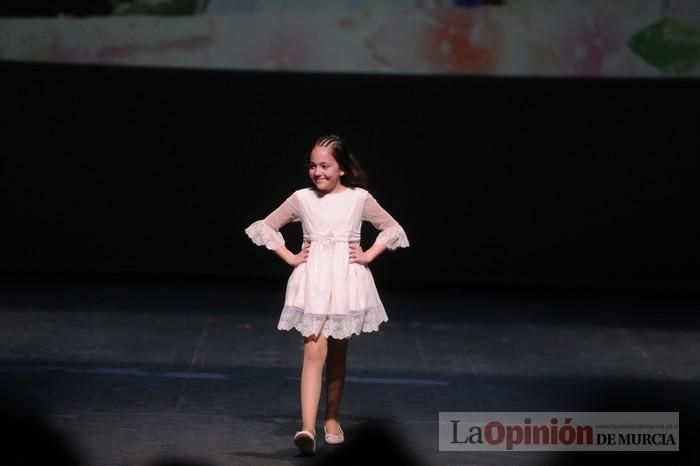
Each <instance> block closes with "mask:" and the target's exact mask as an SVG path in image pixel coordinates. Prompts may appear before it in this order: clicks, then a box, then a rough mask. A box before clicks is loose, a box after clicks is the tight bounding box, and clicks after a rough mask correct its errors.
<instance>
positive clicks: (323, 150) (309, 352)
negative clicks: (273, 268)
mask: <svg viewBox="0 0 700 466" xmlns="http://www.w3.org/2000/svg"><path fill="white" fill-rule="evenodd" d="M308 169H309V178H310V179H311V183H312V185H311V187H310V188H305V189H299V190H297V191H295V192H294V193H293V194H292V195H291V196H289V197H288V198H287V199H286V200H285V201H284V203H282V205H280V206H279V207H278V208H277V209H276V210H274V211H273V212H272V213H271V214H269V215H268V216H267V217H265V218H264V219H263V220H258V221H256V222H254V223H253V224H251V225H250V226H249V227H248V228H246V230H245V232H246V234H247V235H248V236H249V237H250V239H251V240H252V241H253V242H254V243H255V244H257V245H259V246H261V245H264V246H265V247H267V249H270V250H272V251H274V252H275V253H276V254H277V255H278V256H279V257H280V258H282V259H283V260H284V261H285V262H286V263H287V264H289V265H290V266H292V267H294V270H293V271H292V273H291V275H290V277H289V280H288V282H287V289H286V296H285V302H284V307H283V309H282V314H281V316H280V320H279V323H278V326H277V328H278V329H280V330H291V329H296V330H298V331H299V332H300V333H301V334H302V336H303V337H304V359H303V365H302V371H301V417H302V428H301V430H300V431H299V432H297V433H296V434H295V436H294V444H295V445H296V446H297V447H298V448H299V450H301V453H302V454H304V455H312V454H314V452H315V451H316V414H317V411H318V404H319V401H320V396H321V386H322V383H321V381H322V376H323V367H324V364H326V416H325V422H324V425H323V430H324V434H325V443H326V444H339V443H343V441H344V434H343V430H342V429H341V427H340V424H339V423H338V417H339V416H338V414H339V408H340V399H341V396H342V393H343V385H344V382H345V367H346V359H347V349H348V342H349V339H350V337H351V336H352V335H359V334H360V333H363V332H374V331H377V330H378V328H379V325H380V324H381V323H382V322H386V321H387V320H388V317H387V315H386V312H385V310H384V306H383V305H382V302H381V300H380V299H379V294H378V293H377V288H376V286H375V283H374V279H373V278H372V273H371V272H370V269H369V267H368V264H370V263H371V262H372V261H373V260H374V259H375V258H376V257H377V256H378V255H379V254H381V253H382V252H384V251H385V250H386V249H390V250H394V249H396V248H399V247H408V246H409V243H408V239H407V237H406V234H405V232H404V230H403V228H402V227H401V225H399V223H398V222H397V221H396V220H394V218H392V216H391V215H389V213H388V212H387V211H386V210H384V209H383V208H382V207H381V206H380V205H379V204H378V203H377V201H376V200H375V198H374V197H373V196H372V195H371V194H370V193H369V192H368V191H367V189H366V181H365V174H364V171H363V169H362V167H361V166H360V164H359V163H358V161H357V159H356V158H355V157H354V156H353V155H352V153H351V152H350V150H349V149H348V146H347V144H346V143H345V141H343V139H341V138H340V137H339V136H336V135H329V136H323V137H321V138H319V139H318V140H317V141H316V142H315V143H314V145H313V147H312V150H311V155H310V159H309V163H308ZM295 221H300V222H301V226H302V231H303V239H304V241H303V244H302V247H301V250H300V251H299V252H298V253H293V252H291V251H290V250H289V249H287V248H286V247H285V242H284V238H283V237H282V234H281V233H280V232H279V230H280V228H281V227H282V226H284V225H286V224H287V223H289V222H295ZM363 221H369V222H370V223H372V225H373V226H374V227H375V228H377V229H378V230H379V231H380V233H379V234H378V235H377V238H376V240H375V242H374V245H373V246H372V247H370V248H369V249H367V250H366V251H363V250H362V248H361V247H360V228H361V225H362V222H363Z"/></svg>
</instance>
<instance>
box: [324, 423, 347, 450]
mask: <svg viewBox="0 0 700 466" xmlns="http://www.w3.org/2000/svg"><path fill="white" fill-rule="evenodd" d="M338 430H339V431H340V434H339V435H336V434H329V433H328V431H327V430H326V425H325V424H324V425H323V433H324V434H325V440H326V443H327V444H328V445H340V444H341V443H343V442H344V441H345V434H343V429H341V428H340V424H338Z"/></svg>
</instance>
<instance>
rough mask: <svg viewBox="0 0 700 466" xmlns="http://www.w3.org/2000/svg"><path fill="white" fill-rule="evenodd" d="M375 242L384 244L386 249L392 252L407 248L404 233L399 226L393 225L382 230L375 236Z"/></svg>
mask: <svg viewBox="0 0 700 466" xmlns="http://www.w3.org/2000/svg"><path fill="white" fill-rule="evenodd" d="M375 242H377V243H383V244H385V245H386V247H387V249H390V250H392V251H393V250H394V249H396V248H407V247H408V246H409V244H408V238H407V237H406V232H405V231H403V227H401V225H394V226H391V227H389V228H386V229H384V230H382V231H381V232H380V233H379V234H378V235H377V239H376V240H375Z"/></svg>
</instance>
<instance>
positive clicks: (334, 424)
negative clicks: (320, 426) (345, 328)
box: [326, 338, 349, 435]
mask: <svg viewBox="0 0 700 466" xmlns="http://www.w3.org/2000/svg"><path fill="white" fill-rule="evenodd" d="M348 343H349V339H348V338H345V339H342V340H336V339H335V338H329V339H328V363H327V365H326V429H327V430H328V433H329V434H334V435H340V430H339V429H338V414H339V411H340V399H341V397H342V396H343V386H344V385H345V368H346V366H347V355H348Z"/></svg>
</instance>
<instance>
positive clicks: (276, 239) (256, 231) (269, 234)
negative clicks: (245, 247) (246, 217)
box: [245, 220, 284, 251]
mask: <svg viewBox="0 0 700 466" xmlns="http://www.w3.org/2000/svg"><path fill="white" fill-rule="evenodd" d="M245 233H246V235H248V237H249V238H250V239H251V240H253V243H255V244H256V245H258V246H263V245H264V246H265V247H266V248H267V249H269V250H271V251H274V250H275V249H279V248H281V247H282V246H284V237H283V236H282V233H280V232H279V231H277V230H275V229H274V228H272V227H270V226H269V225H267V224H266V223H265V222H263V221H262V220H258V221H256V222H253V223H252V224H251V225H250V226H249V227H248V228H246V229H245Z"/></svg>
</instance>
